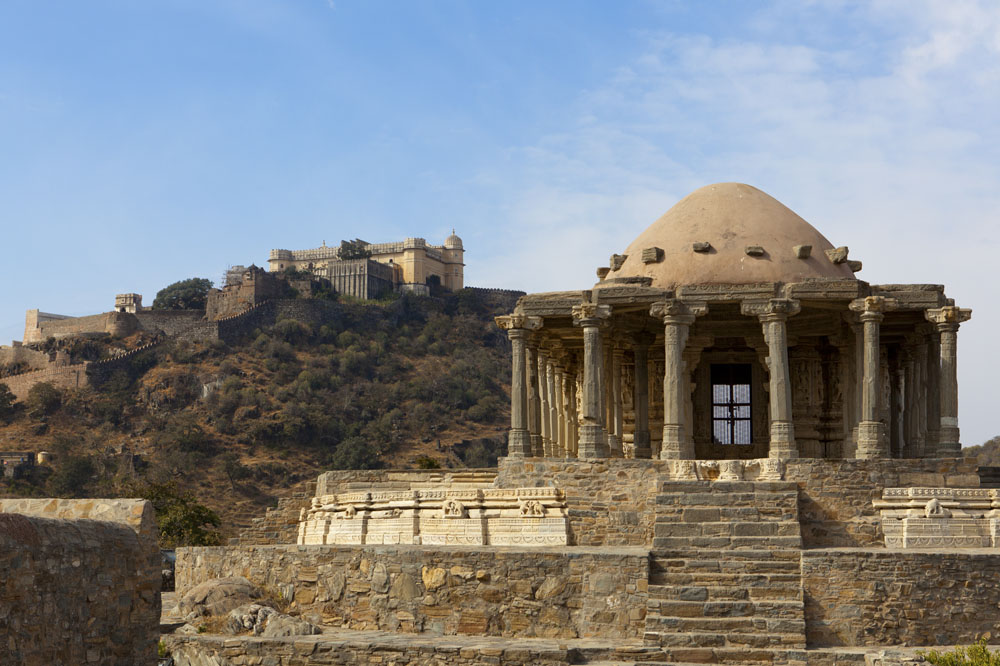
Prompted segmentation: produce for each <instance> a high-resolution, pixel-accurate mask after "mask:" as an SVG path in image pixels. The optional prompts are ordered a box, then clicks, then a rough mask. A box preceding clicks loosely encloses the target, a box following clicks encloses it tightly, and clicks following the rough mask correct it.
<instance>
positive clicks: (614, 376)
mask: <svg viewBox="0 0 1000 666" xmlns="http://www.w3.org/2000/svg"><path fill="white" fill-rule="evenodd" d="M624 360H625V350H624V349H622V346H621V344H619V342H618V341H615V343H614V344H613V345H612V347H611V381H610V382H608V383H609V385H610V386H609V388H610V389H611V421H610V422H609V423H608V430H609V433H608V447H609V448H610V449H611V457H612V458H624V457H625V452H624V450H623V449H624V447H623V442H624V439H625V431H624V415H623V413H622V366H623V365H624Z"/></svg>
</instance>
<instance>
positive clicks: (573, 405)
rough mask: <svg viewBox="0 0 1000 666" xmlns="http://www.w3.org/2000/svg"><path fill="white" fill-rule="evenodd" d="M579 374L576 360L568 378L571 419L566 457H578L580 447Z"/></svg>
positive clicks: (569, 421) (569, 420)
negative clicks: (578, 431)
mask: <svg viewBox="0 0 1000 666" xmlns="http://www.w3.org/2000/svg"><path fill="white" fill-rule="evenodd" d="M578 375H579V369H578V368H577V364H576V362H575V361H574V362H573V364H572V365H571V366H570V373H569V375H568V377H567V379H568V380H569V381H568V384H569V411H568V414H569V419H568V433H569V439H568V440H567V442H568V443H567V447H566V457H567V458H576V457H577V450H578V449H579V435H578V433H577V428H578V427H579V423H580V410H579V408H578V406H577V402H578V401H577V399H576V385H577V377H578Z"/></svg>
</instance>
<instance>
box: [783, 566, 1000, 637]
mask: <svg viewBox="0 0 1000 666" xmlns="http://www.w3.org/2000/svg"><path fill="white" fill-rule="evenodd" d="M802 584H803V588H804V593H805V613H806V637H807V640H808V644H809V646H810V647H835V646H853V645H871V646H875V645H898V644H904V645H964V644H968V643H972V642H974V641H975V640H976V639H977V637H978V636H979V635H984V634H990V635H992V636H993V638H992V640H991V641H990V642H991V643H995V642H996V641H997V639H998V637H997V635H996V612H997V599H1000V553H997V552H996V551H992V550H991V551H984V550H967V551H966V550H963V551H958V550H950V551H932V550H925V551H899V550H894V551H887V550H870V549H865V550H862V549H818V550H812V551H810V550H806V551H803V553H802Z"/></svg>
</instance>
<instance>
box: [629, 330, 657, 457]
mask: <svg viewBox="0 0 1000 666" xmlns="http://www.w3.org/2000/svg"><path fill="white" fill-rule="evenodd" d="M655 338H656V336H655V335H653V334H652V333H648V332H646V331H642V332H639V333H636V334H635V336H633V338H632V344H633V347H632V352H633V353H634V354H635V382H634V386H633V387H632V390H633V391H634V393H635V395H634V398H633V400H632V403H633V404H634V405H635V440H634V443H635V457H636V458H649V457H651V456H652V455H653V450H652V449H651V448H650V446H649V346H650V345H651V344H653V341H654V340H655Z"/></svg>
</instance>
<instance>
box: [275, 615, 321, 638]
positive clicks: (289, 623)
mask: <svg viewBox="0 0 1000 666" xmlns="http://www.w3.org/2000/svg"><path fill="white" fill-rule="evenodd" d="M319 633H322V630H321V629H320V628H319V627H317V626H316V625H315V624H312V623H310V622H306V621H305V620H301V619H299V618H297V617H292V616H290V615H284V614H283V613H275V614H274V615H271V616H269V617H268V619H267V622H266V623H265V624H264V630H263V631H261V632H260V636H261V637H262V638H280V637H282V636H311V635H314V634H319Z"/></svg>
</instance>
